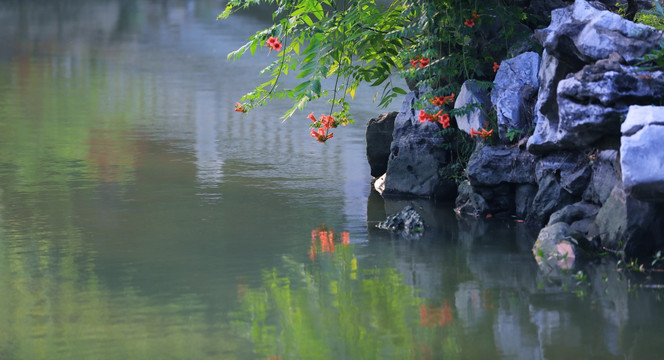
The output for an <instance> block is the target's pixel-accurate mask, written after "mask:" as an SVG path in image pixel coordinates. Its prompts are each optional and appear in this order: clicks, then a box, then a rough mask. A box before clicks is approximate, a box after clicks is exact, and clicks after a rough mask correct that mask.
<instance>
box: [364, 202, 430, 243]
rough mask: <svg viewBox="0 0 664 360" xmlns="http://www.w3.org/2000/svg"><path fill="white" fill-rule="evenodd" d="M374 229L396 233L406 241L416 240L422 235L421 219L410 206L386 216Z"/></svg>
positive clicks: (422, 223) (422, 224) (422, 225)
mask: <svg viewBox="0 0 664 360" xmlns="http://www.w3.org/2000/svg"><path fill="white" fill-rule="evenodd" d="M376 227H377V228H379V229H384V230H389V231H392V232H395V233H398V234H400V235H402V236H403V237H405V238H407V239H418V238H420V237H421V236H422V235H423V234H424V222H423V221H422V217H421V216H420V214H418V213H417V211H415V209H413V207H412V206H410V205H409V206H406V207H405V208H404V209H403V210H401V211H400V212H399V213H397V214H394V215H390V216H388V217H387V219H385V221H381V222H380V223H378V225H376Z"/></svg>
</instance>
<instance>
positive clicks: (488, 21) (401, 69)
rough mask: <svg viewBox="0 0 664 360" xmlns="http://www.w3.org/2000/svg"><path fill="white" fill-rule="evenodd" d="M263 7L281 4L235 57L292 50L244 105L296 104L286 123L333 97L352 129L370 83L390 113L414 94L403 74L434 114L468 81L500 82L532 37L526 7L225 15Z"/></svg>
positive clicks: (471, 0) (337, 8)
mask: <svg viewBox="0 0 664 360" xmlns="http://www.w3.org/2000/svg"><path fill="white" fill-rule="evenodd" d="M259 3H267V4H271V5H273V6H276V8H277V10H276V11H275V15H274V24H273V25H272V26H270V27H268V28H267V29H265V30H262V31H259V32H257V33H256V34H254V35H253V36H251V37H250V38H249V41H248V42H247V43H246V44H245V45H243V46H242V47H240V48H239V49H237V50H236V51H234V52H232V53H231V54H229V58H230V59H235V60H236V59H239V58H240V57H241V56H242V55H244V54H245V53H246V52H247V51H249V52H250V53H251V54H252V55H253V54H254V53H255V52H256V51H257V50H258V49H259V48H261V47H263V46H266V42H267V41H268V39H270V38H275V39H280V41H281V43H282V44H283V48H281V43H280V47H279V48H280V51H278V52H277V55H276V59H275V60H274V61H273V62H272V63H271V64H269V65H268V66H267V67H266V68H265V69H264V70H263V71H262V74H268V75H269V76H270V79H269V80H268V81H266V82H264V83H262V84H260V85H258V86H257V87H256V89H254V90H253V91H252V92H250V93H248V94H246V95H245V96H244V97H243V98H242V99H241V101H242V104H241V105H239V106H240V107H241V109H242V110H250V109H251V108H253V107H255V106H259V105H263V104H265V103H266V102H267V101H269V100H272V99H281V98H292V99H293V106H292V108H291V109H289V110H288V111H287V112H286V113H285V114H284V118H288V117H290V116H292V115H293V114H294V113H295V111H297V110H299V109H303V108H304V106H305V105H306V104H307V103H309V102H310V101H312V100H314V99H319V98H328V100H329V102H330V103H331V107H330V116H333V117H334V118H336V119H337V120H335V121H341V122H344V123H345V122H352V120H351V119H350V113H349V104H348V101H347V96H349V95H350V97H351V98H352V97H354V94H355V91H356V90H357V88H358V86H359V85H360V84H361V83H366V84H369V85H371V86H376V87H378V86H380V87H381V90H380V91H379V92H378V93H377V97H376V98H377V99H378V101H379V103H380V104H381V105H382V106H387V105H388V104H389V103H390V102H391V101H392V100H393V99H394V98H396V97H397V96H398V95H401V94H405V93H406V90H405V89H402V88H400V87H398V86H395V83H394V82H393V76H395V75H399V76H402V77H405V78H406V80H407V82H408V83H409V85H410V86H412V87H417V88H420V89H423V88H427V89H430V90H429V91H428V93H427V94H425V96H423V97H422V98H421V101H420V103H419V105H418V107H419V108H420V109H423V110H424V109H425V108H426V106H428V105H426V104H427V102H428V101H429V100H430V99H433V98H436V97H440V96H450V94H454V93H458V91H459V90H460V88H461V84H462V83H463V81H465V80H467V79H471V78H473V79H478V80H484V81H490V80H492V78H493V72H494V71H495V70H496V68H495V66H497V63H496V62H497V61H500V59H502V57H503V56H504V54H505V53H506V52H507V49H508V48H509V46H510V45H511V44H513V43H514V42H515V41H517V40H519V39H520V37H525V36H527V35H529V34H528V33H523V32H519V31H517V30H516V29H517V27H516V25H517V24H518V23H519V22H521V21H524V20H525V19H526V16H525V14H524V12H523V10H522V9H521V8H520V7H518V6H515V5H511V4H510V5H505V4H504V2H502V1H498V0H490V1H483V2H479V1H476V0H444V1H432V0H395V1H393V2H392V3H391V5H389V6H386V7H385V6H381V5H379V4H377V3H376V2H375V1H374V0H342V1H332V0H323V1H313V0H263V1H261V0H232V1H229V3H228V5H227V7H226V9H225V10H224V12H223V13H222V14H221V15H220V16H219V18H221V19H223V18H226V17H228V16H230V15H231V14H232V13H234V12H236V11H238V10H241V9H244V8H247V7H249V6H251V5H256V4H259ZM267 46H268V47H270V46H269V44H267ZM492 70H493V71H492ZM289 74H294V76H295V78H296V79H301V81H302V82H300V83H299V84H298V85H296V86H295V87H293V88H286V87H285V86H284V84H283V82H284V81H283V77H284V76H287V75H289ZM326 79H329V80H330V81H328V82H326V81H325V80H326ZM328 83H333V86H332V87H331V88H330V87H329V85H331V84H328ZM335 106H338V110H337V111H336V112H335V111H334V109H335ZM450 107H451V104H448V105H447V106H441V107H439V109H435V111H434V113H436V111H438V112H439V113H436V114H437V115H439V116H441V117H436V119H440V120H442V119H443V118H442V117H444V116H445V115H447V117H449V116H450V115H451V116H453V113H452V111H451V109H450ZM428 110H429V109H426V111H425V112H426V113H429V112H428ZM440 110H442V113H440ZM429 115H433V114H431V113H429ZM445 119H446V120H447V118H445ZM441 123H443V124H445V123H449V121H446V122H442V121H441ZM317 125H318V126H317ZM450 125H454V122H453V119H452V122H451V124H450ZM312 127H315V128H316V129H317V131H316V133H315V134H314V133H312V136H314V137H315V138H317V139H318V140H319V141H320V140H321V139H323V138H324V137H327V136H328V133H327V132H326V131H327V130H328V129H325V131H321V130H320V124H317V123H314V124H313V125H312ZM444 127H446V126H444ZM319 132H322V133H319ZM328 138H329V137H328Z"/></svg>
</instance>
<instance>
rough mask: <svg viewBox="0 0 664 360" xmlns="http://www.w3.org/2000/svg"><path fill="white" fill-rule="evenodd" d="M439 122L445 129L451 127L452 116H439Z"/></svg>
mask: <svg viewBox="0 0 664 360" xmlns="http://www.w3.org/2000/svg"><path fill="white" fill-rule="evenodd" d="M438 122H439V123H440V124H441V125H443V129H447V128H448V127H449V126H450V114H443V115H438Z"/></svg>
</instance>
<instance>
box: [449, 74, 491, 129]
mask: <svg viewBox="0 0 664 360" xmlns="http://www.w3.org/2000/svg"><path fill="white" fill-rule="evenodd" d="M473 105H475V106H476V107H475V108H474V109H473V110H471V111H470V112H469V113H467V114H464V115H457V116H456V121H457V126H458V127H459V129H461V130H462V131H464V132H466V133H467V134H470V130H471V129H475V130H478V129H480V128H484V127H485V124H486V123H487V122H488V121H489V117H488V116H487V113H488V112H489V110H490V109H491V99H490V98H489V93H488V91H487V90H485V89H481V88H479V87H478V86H477V82H476V81H475V80H467V81H465V82H464V83H463V85H461V91H460V92H459V95H458V96H457V97H456V101H455V102H454V109H455V110H458V109H461V108H463V107H466V106H473Z"/></svg>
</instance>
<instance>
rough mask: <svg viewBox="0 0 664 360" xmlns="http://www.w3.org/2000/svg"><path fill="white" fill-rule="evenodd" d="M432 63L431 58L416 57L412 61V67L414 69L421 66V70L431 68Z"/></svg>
mask: <svg viewBox="0 0 664 360" xmlns="http://www.w3.org/2000/svg"><path fill="white" fill-rule="evenodd" d="M430 62H431V60H429V58H425V57H423V58H420V57H419V56H416V57H415V59H412V60H410V64H411V65H413V66H414V67H418V66H419V67H421V68H423V67H427V66H429V63H430Z"/></svg>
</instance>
